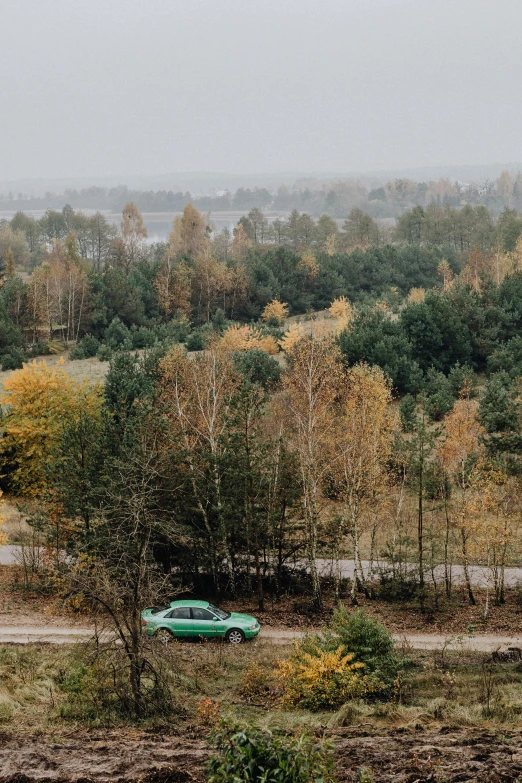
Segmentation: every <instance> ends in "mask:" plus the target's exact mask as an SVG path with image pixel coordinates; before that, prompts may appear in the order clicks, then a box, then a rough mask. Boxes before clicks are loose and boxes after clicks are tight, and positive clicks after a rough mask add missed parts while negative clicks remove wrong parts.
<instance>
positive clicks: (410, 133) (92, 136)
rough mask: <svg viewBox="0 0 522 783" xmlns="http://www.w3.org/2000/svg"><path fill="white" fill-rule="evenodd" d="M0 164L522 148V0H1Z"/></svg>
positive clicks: (239, 167) (212, 167) (213, 165)
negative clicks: (521, 0)
mask: <svg viewBox="0 0 522 783" xmlns="http://www.w3.org/2000/svg"><path fill="white" fill-rule="evenodd" d="M0 25H1V29H2V45H1V46H0V180H3V181H5V180H6V179H11V178H12V179H20V178H26V177H27V178H34V177H80V176H81V177H85V176H94V177H96V176H107V175H115V174H129V175H131V174H147V175H149V174H162V173H168V172H175V171H230V172H274V171H303V172H304V171H307V172H311V171H353V170H359V171H368V170H376V169H398V168H402V167H414V166H428V165H434V166H436V165H444V164H463V163H470V164H474V163H475V164H476V163H491V162H504V161H505V162H508V161H518V160H522V99H521V85H522V45H521V43H520V41H521V31H522V2H520V0H257V2H256V1H254V0H0Z"/></svg>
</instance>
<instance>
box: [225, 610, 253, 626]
mask: <svg viewBox="0 0 522 783" xmlns="http://www.w3.org/2000/svg"><path fill="white" fill-rule="evenodd" d="M232 620H234V621H235V622H237V623H248V625H253V624H254V623H257V620H256V618H255V617H252V615H251V614H241V613H240V612H231V613H230V617H229V618H227V620H225V622H226V623H229V622H231V621H232Z"/></svg>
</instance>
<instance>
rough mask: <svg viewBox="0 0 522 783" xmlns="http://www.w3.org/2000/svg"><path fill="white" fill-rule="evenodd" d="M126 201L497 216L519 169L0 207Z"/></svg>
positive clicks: (145, 207) (26, 200)
mask: <svg viewBox="0 0 522 783" xmlns="http://www.w3.org/2000/svg"><path fill="white" fill-rule="evenodd" d="M129 201H132V202H134V203H135V204H136V205H137V206H138V208H139V209H140V210H142V211H144V212H181V211H182V210H183V209H184V207H185V206H186V205H187V204H189V203H192V204H193V205H194V206H195V207H196V208H197V209H199V210H201V211H203V212H221V211H230V210H244V211H247V210H249V209H254V208H257V209H270V210H278V211H290V210H293V209H297V210H299V211H305V212H307V213H309V214H310V215H313V216H315V217H317V216H319V215H321V214H323V213H324V214H327V215H330V216H331V217H335V218H344V217H346V215H347V214H348V213H349V212H350V210H351V209H353V208H354V207H357V208H359V209H362V210H363V211H364V212H366V213H368V214H369V215H371V216H372V217H376V218H378V217H380V218H396V217H399V216H400V215H402V214H403V213H404V212H406V211H407V210H410V209H412V208H413V207H416V206H419V207H428V206H429V205H430V204H436V205H439V206H451V207H456V208H461V207H464V206H465V205H467V204H469V205H472V206H477V205H483V206H485V207H487V208H488V210H490V211H491V212H492V213H494V214H498V213H500V212H501V211H502V210H503V209H504V208H506V207H508V208H516V209H522V173H520V172H519V173H518V174H517V175H516V176H512V175H511V174H510V173H509V172H508V171H504V172H502V174H501V175H500V176H499V177H497V179H496V180H485V181H483V182H481V183H471V184H464V183H460V182H451V181H450V180H449V179H439V180H436V181H429V182H414V181H413V180H410V179H394V180H390V181H388V182H384V183H383V184H381V185H378V186H375V187H369V186H367V185H366V184H364V183H363V182H361V181H359V180H355V179H349V180H338V181H335V180H333V181H330V182H324V183H318V182H317V181H314V180H310V181H305V182H303V181H299V182H297V183H295V184H294V186H293V187H290V188H289V187H287V186H285V185H281V186H280V187H279V188H278V189H277V190H276V191H274V192H271V191H269V190H267V189H266V188H257V187H255V188H243V187H241V188H239V189H238V190H236V191H235V192H234V193H232V192H229V191H227V190H223V191H218V192H215V193H213V194H209V195H205V196H194V195H192V194H191V193H189V192H182V191H174V190H158V191H153V190H148V191H144V190H132V189H129V188H127V187H126V186H123V185H121V186H118V187H114V188H104V187H96V186H93V187H89V188H83V189H81V190H75V189H67V190H65V192H64V193H63V194H56V193H46V194H45V195H44V196H41V197H33V196H32V195H30V194H24V193H18V194H14V193H6V194H3V195H0V209H13V210H18V209H62V207H63V205H64V204H65V203H67V204H70V205H71V206H72V207H75V208H78V209H94V210H111V211H115V212H119V211H121V210H122V209H123V207H124V206H125V204H127V203H128V202H129Z"/></svg>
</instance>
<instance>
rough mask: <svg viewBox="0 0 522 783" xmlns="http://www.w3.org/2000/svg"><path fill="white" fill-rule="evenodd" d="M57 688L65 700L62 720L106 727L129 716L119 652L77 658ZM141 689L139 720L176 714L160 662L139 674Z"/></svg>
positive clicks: (130, 704) (127, 683) (128, 686)
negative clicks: (89, 658) (86, 722)
mask: <svg viewBox="0 0 522 783" xmlns="http://www.w3.org/2000/svg"><path fill="white" fill-rule="evenodd" d="M59 684H60V688H61V690H62V691H63V692H64V693H65V694H66V696H67V700H66V701H65V702H64V703H63V704H62V705H61V707H60V714H61V716H62V717H63V718H66V719H69V720H82V721H88V722H90V723H95V724H105V725H107V724H110V723H113V722H115V721H116V722H119V721H121V720H127V719H128V718H129V717H130V716H131V715H132V714H133V694H132V690H131V684H130V678H129V676H128V667H127V662H126V660H125V658H124V656H122V654H121V650H117V651H111V650H110V649H107V648H104V649H102V650H101V651H100V652H99V653H97V654H95V655H94V656H92V658H91V660H88V659H84V660H82V659H78V658H77V659H76V660H74V661H73V665H72V666H71V667H70V668H69V669H68V671H67V673H66V675H65V676H64V677H63V679H62V681H61V682H60V683H59ZM141 686H142V691H143V693H142V702H141V707H142V718H154V717H159V718H163V717H169V716H171V715H172V714H174V713H179V712H180V707H179V705H178V704H177V702H176V700H175V699H174V695H173V691H172V688H171V686H170V683H169V675H168V672H167V671H166V669H165V667H164V665H163V663H162V662H161V661H155V667H154V668H152V667H151V666H149V667H147V668H145V669H144V670H143V673H142V680H141Z"/></svg>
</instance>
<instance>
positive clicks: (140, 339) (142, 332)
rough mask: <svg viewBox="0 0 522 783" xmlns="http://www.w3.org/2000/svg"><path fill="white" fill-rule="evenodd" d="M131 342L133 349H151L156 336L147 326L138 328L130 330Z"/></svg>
mask: <svg viewBox="0 0 522 783" xmlns="http://www.w3.org/2000/svg"><path fill="white" fill-rule="evenodd" d="M131 340H132V347H133V348H151V347H152V346H153V345H154V343H155V342H156V335H155V334H154V331H153V330H152V329H149V328H148V326H139V327H138V328H137V329H136V328H135V327H134V328H133V329H131Z"/></svg>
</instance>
